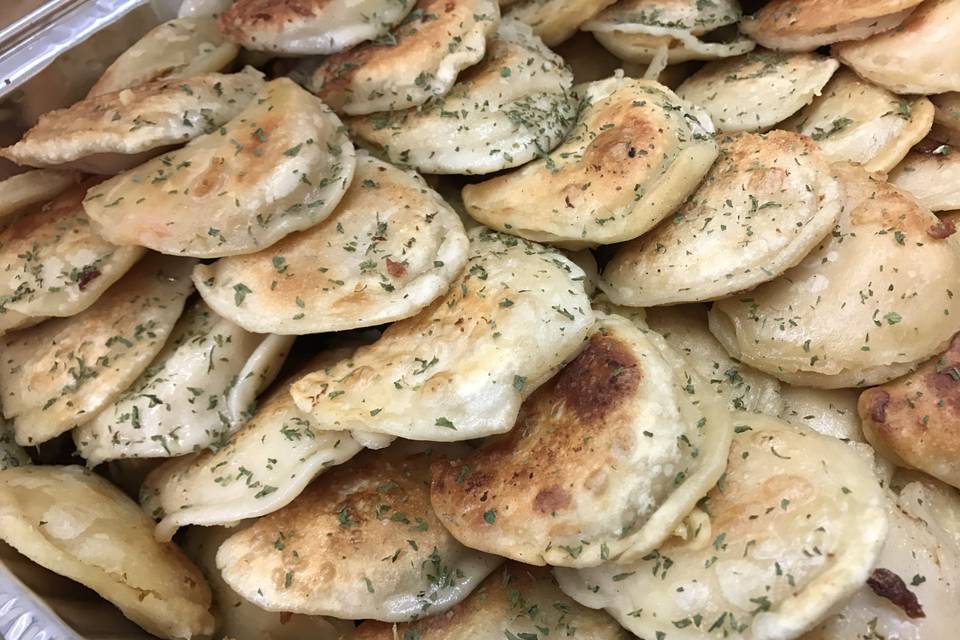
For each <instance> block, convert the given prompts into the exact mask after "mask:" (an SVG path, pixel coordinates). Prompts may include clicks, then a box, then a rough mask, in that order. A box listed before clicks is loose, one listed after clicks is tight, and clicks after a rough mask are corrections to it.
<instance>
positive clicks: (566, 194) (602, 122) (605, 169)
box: [463, 77, 717, 248]
mask: <svg viewBox="0 0 960 640" xmlns="http://www.w3.org/2000/svg"><path fill="white" fill-rule="evenodd" d="M577 93H578V94H579V95H581V96H582V98H581V103H582V107H581V109H580V114H579V116H578V120H577V123H576V124H575V125H574V128H573V130H572V132H571V135H570V136H569V137H568V138H567V139H566V140H565V141H564V142H563V144H561V145H560V146H559V147H557V148H556V149H554V150H553V152H551V153H550V154H549V155H545V156H544V157H543V158H542V159H540V160H537V161H535V162H531V163H530V164H528V165H527V166H525V167H523V168H521V169H519V170H517V171H515V172H512V173H508V174H505V175H502V176H498V177H496V178H492V179H490V180H487V181H486V182H481V183H479V184H471V185H467V186H465V187H464V188H463V204H464V206H465V207H466V209H467V212H468V213H469V214H470V215H471V216H472V217H473V218H475V219H476V220H478V221H480V222H481V223H483V224H486V225H488V226H490V227H493V228H495V229H498V230H500V231H505V232H507V233H511V234H514V235H518V236H521V237H523V238H527V239H528V240H534V241H537V242H551V243H555V244H560V245H562V246H564V247H570V248H581V247H584V246H592V245H597V244H612V243H615V242H622V241H624V240H629V239H631V238H635V237H637V236H638V235H640V234H641V233H643V232H644V231H646V230H647V229H650V228H651V227H653V226H654V225H655V224H657V223H658V222H659V221H660V220H662V219H663V218H664V217H666V216H667V215H669V214H670V213H672V212H673V211H674V210H675V209H676V207H678V206H680V204H681V203H682V202H683V200H684V199H685V198H686V197H687V196H688V195H689V194H690V193H692V192H693V190H694V189H696V187H697V184H699V182H700V180H701V178H703V176H704V174H706V173H707V171H708V170H709V169H710V165H711V164H712V163H713V161H714V160H715V159H716V157H717V145H716V143H715V142H714V141H713V137H712V133H713V125H712V124H711V123H710V119H709V118H708V117H707V116H706V115H705V114H704V113H703V111H701V110H699V109H695V108H693V106H692V105H690V104H687V103H685V102H684V101H683V100H681V99H679V98H678V97H677V96H676V94H675V93H673V92H672V91H670V90H669V89H667V88H666V87H664V86H663V85H661V84H659V83H657V82H653V81H650V80H634V79H632V78H618V77H614V78H609V79H607V80H600V81H597V82H593V83H590V84H588V85H586V86H582V87H578V89H577Z"/></svg>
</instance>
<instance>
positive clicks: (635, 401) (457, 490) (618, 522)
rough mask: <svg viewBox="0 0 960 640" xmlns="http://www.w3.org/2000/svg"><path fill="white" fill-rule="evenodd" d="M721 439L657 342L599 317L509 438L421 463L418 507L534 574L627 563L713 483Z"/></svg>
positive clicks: (696, 381) (691, 376) (688, 373)
mask: <svg viewBox="0 0 960 640" xmlns="http://www.w3.org/2000/svg"><path fill="white" fill-rule="evenodd" d="M732 435H733V422H732V421H731V418H730V415H729V413H728V412H727V410H726V407H725V406H724V405H723V404H722V403H721V402H719V401H718V399H716V398H715V397H713V393H712V389H711V388H710V387H709V386H708V384H707V382H706V381H705V380H703V379H701V378H700V377H699V376H698V375H697V374H696V373H695V372H694V371H692V370H691V369H689V368H687V366H686V363H685V362H684V360H683V359H682V358H681V357H680V355H679V354H677V353H676V352H674V351H673V350H672V349H671V348H670V347H669V346H668V345H667V343H666V342H665V341H664V340H663V338H662V337H660V336H659V335H657V334H656V333H655V332H653V331H642V330H641V329H639V328H638V327H636V326H634V325H633V323H631V322H630V321H629V320H627V319H626V318H621V317H619V316H613V315H606V314H600V315H598V318H597V323H596V326H595V332H594V334H593V335H592V336H591V337H590V340H589V342H588V343H587V347H586V348H585V349H584V350H583V351H581V352H580V355H578V356H577V357H576V358H575V359H574V360H573V361H572V362H571V363H570V364H568V365H567V366H566V367H564V368H563V369H562V370H561V371H560V373H558V374H557V375H555V376H554V377H553V378H551V379H550V381H549V382H547V383H546V384H544V385H543V386H542V387H540V388H539V389H538V390H537V391H536V392H534V394H533V395H532V396H530V398H528V399H527V401H526V402H525V403H524V405H523V407H522V408H521V410H520V415H519V417H518V418H517V425H516V426H515V427H514V428H513V429H512V430H511V431H510V432H508V433H505V434H503V435H501V436H497V437H495V438H489V439H487V440H486V441H485V442H484V444H483V446H482V447H481V448H479V449H478V450H476V451H472V452H470V453H468V454H467V455H465V456H463V457H462V458H460V459H454V460H449V461H441V462H438V463H436V464H435V465H434V469H433V486H432V490H431V494H430V496H431V501H432V503H433V509H434V511H435V512H436V514H437V517H438V518H439V519H440V521H441V522H442V523H443V526H444V527H446V528H447V530H448V531H450V533H452V534H453V535H454V536H455V537H456V538H457V539H458V540H460V541H461V542H462V543H464V544H466V545H467V546H469V547H471V548H474V549H480V550H483V551H487V552H489V553H495V554H497V555H500V556H505V557H507V558H511V559H514V560H519V561H521V562H525V563H526V564H535V565H542V564H551V565H557V566H565V567H592V566H597V565H600V564H604V563H616V564H627V563H630V562H636V561H638V560H640V559H641V558H642V557H643V556H645V555H646V554H647V553H649V552H650V551H651V550H653V549H654V548H655V547H657V546H658V545H659V544H661V543H662V542H663V541H664V540H665V539H667V538H668V537H670V535H671V534H672V533H673V531H674V529H676V527H677V526H678V525H679V524H680V523H681V522H682V521H683V519H684V518H685V517H686V516H687V514H688V513H689V512H690V511H691V510H692V509H693V508H694V506H695V505H696V503H697V501H698V500H700V499H701V498H703V496H704V495H706V493H707V492H708V491H709V490H710V488H711V487H713V485H714V484H716V482H717V479H718V478H719V477H720V475H721V474H722V473H723V470H724V468H725V467H726V463H727V453H728V451H729V447H730V438H731V436H732Z"/></svg>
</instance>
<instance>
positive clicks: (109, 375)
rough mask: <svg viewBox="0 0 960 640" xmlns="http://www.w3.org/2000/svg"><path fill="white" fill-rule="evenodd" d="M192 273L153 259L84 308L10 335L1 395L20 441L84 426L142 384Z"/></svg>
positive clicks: (187, 266)
mask: <svg viewBox="0 0 960 640" xmlns="http://www.w3.org/2000/svg"><path fill="white" fill-rule="evenodd" d="M192 268H193V262H192V261H190V260H178V259H176V258H168V257H165V256H149V257H147V258H144V259H143V260H141V261H140V262H139V263H138V264H137V265H136V266H134V267H133V269H131V270H130V271H129V272H128V273H127V274H126V275H125V276H124V277H123V278H121V279H120V280H119V281H118V282H117V283H116V284H114V285H113V286H112V287H110V288H109V289H107V291H106V293H104V294H103V295H102V296H101V297H100V299H99V300H97V302H96V303H94V304H93V305H92V306H90V307H89V308H88V309H86V310H85V311H83V312H81V313H79V314H77V315H75V316H72V317H70V318H56V319H54V320H48V321H47V322H44V323H43V324H40V325H38V326H36V327H33V328H31V329H28V330H24V331H18V332H16V333H13V334H8V335H6V336H4V340H3V356H2V360H0V393H2V394H3V395H2V402H3V413H4V415H5V416H6V417H7V418H12V419H13V423H14V429H15V430H16V433H17V442H18V443H19V444H21V445H35V444H40V443H41V442H46V441H47V440H50V439H51V438H53V437H55V436H58V435H60V434H61V433H63V432H65V431H68V430H70V429H72V428H73V427H75V426H77V425H80V424H83V423H84V422H86V421H88V420H90V419H91V418H93V417H94V416H95V415H96V414H97V412H98V411H100V410H101V409H102V408H104V407H105V406H107V405H108V404H110V403H111V402H113V401H114V400H115V399H116V398H117V397H119V396H120V394H121V393H123V391H124V390H125V389H126V388H127V387H129V386H130V385H131V384H132V383H133V381H134V380H136V379H137V377H138V376H139V375H140V374H141V373H142V372H143V371H144V369H146V368H147V366H148V365H149V364H150V361H151V360H153V358H154V356H156V355H157V353H159V352H160V350H161V349H162V348H163V344H164V342H166V340H167V337H168V336H169V335H170V332H171V330H172V329H173V325H174V323H176V321H177V318H179V317H180V313H181V311H183V305H184V302H185V301H186V298H187V296H188V295H190V292H191V291H193V286H192V284H191V282H190V270H191V269H192Z"/></svg>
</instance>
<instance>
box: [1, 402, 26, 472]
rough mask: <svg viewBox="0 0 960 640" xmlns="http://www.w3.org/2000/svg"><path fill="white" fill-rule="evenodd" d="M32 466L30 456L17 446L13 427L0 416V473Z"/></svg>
mask: <svg viewBox="0 0 960 640" xmlns="http://www.w3.org/2000/svg"><path fill="white" fill-rule="evenodd" d="M28 464H33V462H32V461H31V460H30V456H28V455H27V452H26V451H24V450H23V447H21V446H20V445H18V444H17V441H16V434H15V433H14V431H13V425H12V424H10V423H9V422H7V420H5V419H4V418H3V416H0V471H3V470H4V469H11V468H13V467H23V466H26V465H28Z"/></svg>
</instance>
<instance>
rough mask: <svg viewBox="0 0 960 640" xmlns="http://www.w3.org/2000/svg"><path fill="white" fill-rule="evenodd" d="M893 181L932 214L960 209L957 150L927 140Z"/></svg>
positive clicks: (897, 170)
mask: <svg viewBox="0 0 960 640" xmlns="http://www.w3.org/2000/svg"><path fill="white" fill-rule="evenodd" d="M889 180H890V182H891V183H892V184H894V185H896V186H897V187H898V188H899V189H902V190H903V191H905V192H907V193H909V194H910V195H912V196H913V197H914V198H915V199H916V201H917V202H919V203H920V206H922V207H924V208H926V209H930V210H931V211H952V210H955V209H960V184H958V183H960V156H958V154H957V153H956V151H955V150H954V149H953V147H951V146H949V145H941V144H939V143H937V141H935V140H926V141H924V142H923V143H922V144H920V145H917V146H916V147H914V149H913V151H911V152H910V153H908V154H907V156H906V157H905V158H904V159H903V161H902V162H901V163H900V164H898V165H897V166H896V167H895V168H894V169H893V171H891V172H890V178H889Z"/></svg>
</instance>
